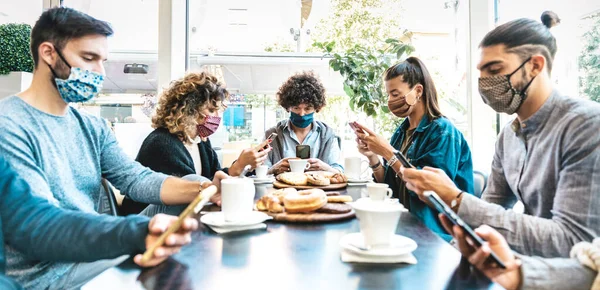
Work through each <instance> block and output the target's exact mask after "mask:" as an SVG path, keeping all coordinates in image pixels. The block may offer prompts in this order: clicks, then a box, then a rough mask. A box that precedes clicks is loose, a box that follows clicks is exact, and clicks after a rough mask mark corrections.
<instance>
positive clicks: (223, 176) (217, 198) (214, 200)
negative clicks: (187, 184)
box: [201, 171, 230, 206]
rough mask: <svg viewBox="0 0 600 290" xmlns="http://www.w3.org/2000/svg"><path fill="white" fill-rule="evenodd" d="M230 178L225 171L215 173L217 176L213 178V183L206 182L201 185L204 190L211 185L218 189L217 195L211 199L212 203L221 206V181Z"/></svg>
mask: <svg viewBox="0 0 600 290" xmlns="http://www.w3.org/2000/svg"><path fill="white" fill-rule="evenodd" d="M229 177H230V176H229V175H227V174H226V173H225V172H223V171H217V172H215V176H214V177H213V180H212V182H208V181H205V182H203V183H202V184H201V186H202V189H204V188H207V187H209V186H211V185H214V186H216V187H217V193H215V194H214V195H213V196H212V197H211V198H210V201H211V202H212V203H214V204H216V205H218V206H221V180H223V179H227V178H229Z"/></svg>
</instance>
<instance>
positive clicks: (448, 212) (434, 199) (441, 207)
mask: <svg viewBox="0 0 600 290" xmlns="http://www.w3.org/2000/svg"><path fill="white" fill-rule="evenodd" d="M423 194H424V195H425V197H427V199H428V200H429V202H431V204H433V206H434V207H435V208H436V209H437V210H438V211H439V212H440V213H442V214H444V215H445V216H446V217H448V219H449V220H450V221H451V222H452V223H453V224H455V225H457V226H459V227H460V228H461V229H462V230H463V231H464V232H465V233H466V235H468V236H469V238H471V240H473V242H474V243H475V245H476V246H477V247H481V245H482V244H483V243H484V242H485V241H484V240H483V239H482V238H481V237H479V236H478V235H477V234H475V231H473V229H471V227H469V225H467V223H465V222H464V221H463V220H462V219H461V218H460V217H459V216H458V215H457V214H456V213H455V212H454V211H453V210H452V209H451V208H450V207H449V206H448V205H447V204H446V203H445V202H443V201H442V199H441V198H440V197H439V196H438V195H437V194H436V193H435V192H433V191H425V192H424V193H423ZM488 259H489V260H491V262H493V263H496V265H498V267H500V268H502V269H506V265H504V263H503V262H502V261H501V260H500V258H498V256H497V255H496V254H495V253H494V252H491V253H490V256H489V258H488Z"/></svg>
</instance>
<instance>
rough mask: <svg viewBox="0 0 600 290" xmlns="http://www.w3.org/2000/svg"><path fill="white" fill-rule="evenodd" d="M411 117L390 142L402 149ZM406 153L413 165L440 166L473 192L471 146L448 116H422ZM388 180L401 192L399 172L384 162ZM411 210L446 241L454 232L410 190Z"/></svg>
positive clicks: (457, 183) (395, 194) (463, 187)
mask: <svg viewBox="0 0 600 290" xmlns="http://www.w3.org/2000/svg"><path fill="white" fill-rule="evenodd" d="M409 125H410V124H409V122H408V119H406V120H404V122H402V124H401V125H400V127H398V129H397V130H396V132H395V133H394V135H392V140H391V142H390V143H391V145H392V146H393V147H394V148H396V149H397V150H400V146H401V145H402V142H403V141H404V135H405V132H406V129H407V128H408V127H409ZM406 157H407V158H408V159H409V160H410V162H411V163H412V165H414V166H415V167H418V168H423V167H425V166H430V167H435V168H440V169H442V170H444V172H446V174H447V175H448V176H449V177H450V179H452V181H454V183H455V184H456V186H458V188H460V189H461V190H464V191H465V192H467V193H469V194H472V192H473V161H472V160H471V150H470V149H469V145H468V144H467V141H466V140H465V138H464V136H463V135H462V133H461V132H460V131H458V129H456V127H454V125H452V123H451V122H450V121H449V120H448V119H446V118H445V117H440V118H436V119H434V120H430V119H429V118H428V117H427V116H425V117H423V119H421V122H420V123H419V126H417V128H416V129H415V132H414V133H413V142H412V144H411V145H410V146H409V147H408V151H407V154H406ZM385 169H386V170H385V183H387V184H389V185H390V188H392V190H393V191H394V196H396V197H397V196H398V195H399V194H400V193H399V192H398V191H399V184H398V182H399V179H397V178H396V172H395V171H394V170H393V169H391V168H388V167H387V166H385ZM409 206H410V211H411V212H412V213H413V214H414V215H416V216H417V217H418V218H419V219H420V220H421V221H422V222H423V223H424V224H425V225H426V226H427V227H428V228H429V229H431V230H432V231H434V232H435V233H437V234H438V235H439V236H440V237H442V238H443V239H444V240H446V241H450V240H451V239H452V236H450V235H448V234H447V233H446V231H445V230H444V228H443V227H442V225H441V223H440V221H439V219H438V217H437V211H436V210H435V209H433V208H430V207H429V206H427V204H425V203H424V202H422V201H421V200H420V199H419V197H418V196H417V195H416V194H415V193H414V192H410V205H409Z"/></svg>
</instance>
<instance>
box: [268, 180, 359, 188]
mask: <svg viewBox="0 0 600 290" xmlns="http://www.w3.org/2000/svg"><path fill="white" fill-rule="evenodd" d="M347 185H348V183H337V184H330V185H322V186H317V185H290V184H287V183H283V182H281V181H279V180H275V182H273V187H275V188H290V187H291V188H295V189H313V188H318V189H322V190H335V189H342V188H345V187H346V186H347Z"/></svg>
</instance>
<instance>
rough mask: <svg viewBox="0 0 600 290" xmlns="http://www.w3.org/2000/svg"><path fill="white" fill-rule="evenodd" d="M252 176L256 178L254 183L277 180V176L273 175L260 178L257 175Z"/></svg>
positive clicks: (253, 178)
mask: <svg viewBox="0 0 600 290" xmlns="http://www.w3.org/2000/svg"><path fill="white" fill-rule="evenodd" d="M250 178H252V180H254V183H273V182H274V181H275V177H274V176H273V175H267V176H266V177H263V178H258V177H256V175H253V176H250Z"/></svg>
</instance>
